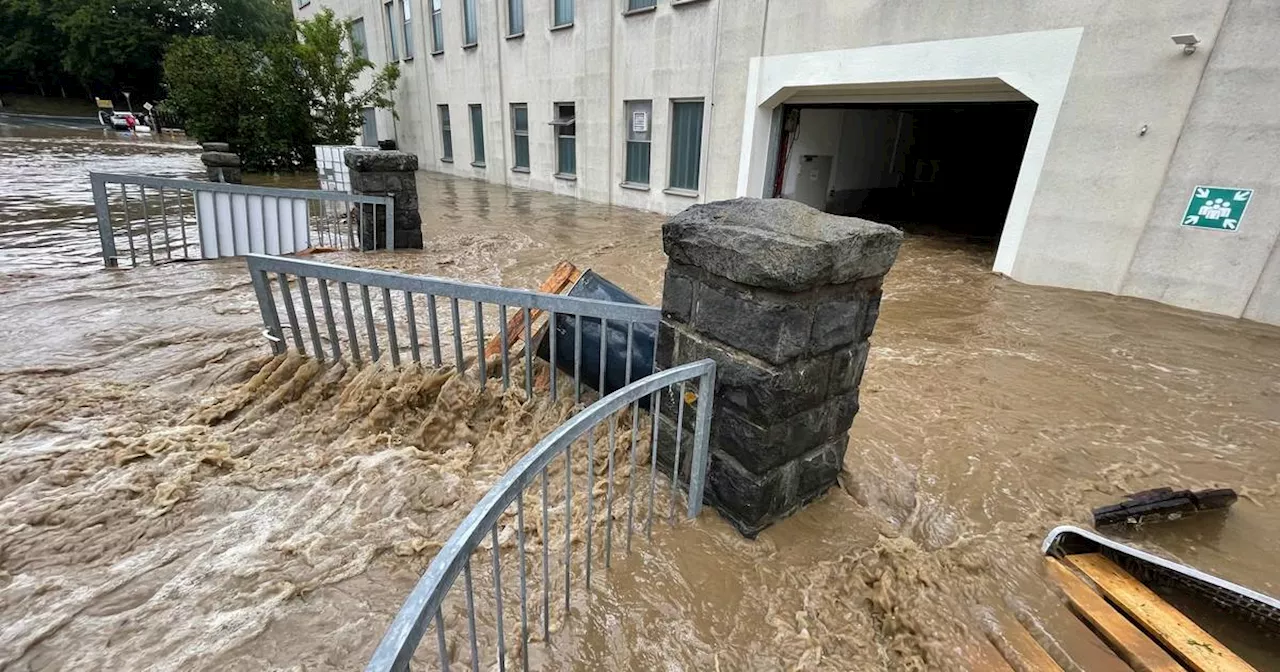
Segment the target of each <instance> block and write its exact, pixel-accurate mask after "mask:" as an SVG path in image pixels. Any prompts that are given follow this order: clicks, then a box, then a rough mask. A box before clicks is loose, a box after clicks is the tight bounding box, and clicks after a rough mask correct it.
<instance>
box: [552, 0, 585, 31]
mask: <svg viewBox="0 0 1280 672" xmlns="http://www.w3.org/2000/svg"><path fill="white" fill-rule="evenodd" d="M562 2H563V3H565V4H566V5H567V6H568V8H569V20H568V21H563V22H559V23H557V21H558V19H559V18H560V17H559V12H560V7H561V3H562ZM577 13H578V8H577V7H576V6H575V2H574V0H551V28H550V30H564V29H565V28H572V27H573V20H574V19H575V18H576V16H577Z"/></svg>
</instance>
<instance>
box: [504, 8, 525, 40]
mask: <svg viewBox="0 0 1280 672" xmlns="http://www.w3.org/2000/svg"><path fill="white" fill-rule="evenodd" d="M523 32H524V0H507V34H508V35H518V34H520V33H523Z"/></svg>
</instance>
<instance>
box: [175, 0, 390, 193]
mask: <svg viewBox="0 0 1280 672" xmlns="http://www.w3.org/2000/svg"><path fill="white" fill-rule="evenodd" d="M298 37H299V38H300V39H299V40H297V41H291V40H284V41H276V42H269V43H267V44H266V45H265V46H258V45H256V44H253V43H249V42H242V41H231V40H221V39H217V38H213V37H188V38H182V39H179V40H177V41H175V42H174V44H173V46H172V47H170V49H169V52H168V54H167V55H166V57H165V61H164V72H165V82H166V84H167V85H168V87H169V98H168V100H167V101H166V106H167V107H169V108H170V109H172V111H173V112H174V113H175V114H177V115H179V116H180V117H182V118H184V119H185V122H186V130H187V133H188V134H190V135H192V136H194V137H196V138H198V139H199V140H202V141H207V140H214V141H222V142H229V143H231V145H232V147H233V148H234V149H235V150H236V151H237V152H239V154H240V158H241V160H242V161H243V163H244V166H245V168H246V169H248V170H271V171H275V170H293V169H296V168H298V167H301V166H304V165H309V164H310V163H311V162H312V161H313V160H314V156H315V155H314V151H313V150H312V146H313V145H315V144H349V143H350V142H352V140H353V139H354V138H355V137H356V134H357V133H358V132H359V130H360V126H361V123H362V122H361V116H360V110H361V108H364V107H369V106H374V107H384V108H385V107H391V105H392V102H391V100H390V99H389V97H388V96H389V94H390V93H391V91H393V90H394V89H395V82H396V79H397V78H398V77H399V76H400V71H399V68H398V67H396V66H395V65H388V66H386V67H385V68H383V70H382V71H380V72H378V73H377V74H376V75H375V76H374V77H373V82H372V84H371V85H370V86H369V88H368V89H366V90H365V91H363V92H359V93H357V92H356V87H355V83H354V82H355V80H356V78H357V77H359V76H360V73H362V72H363V71H364V70H366V69H370V68H372V67H373V63H372V62H370V61H369V60H368V59H365V58H361V57H358V56H355V55H353V54H352V53H351V52H350V51H349V50H348V49H347V48H346V47H347V45H349V44H350V43H351V39H352V38H351V25H350V23H349V22H342V21H339V20H337V19H336V18H335V17H334V14H333V12H332V11H330V10H325V11H323V12H320V13H319V14H318V15H317V16H316V17H315V18H314V19H312V20H310V21H304V22H302V23H301V24H299V25H298Z"/></svg>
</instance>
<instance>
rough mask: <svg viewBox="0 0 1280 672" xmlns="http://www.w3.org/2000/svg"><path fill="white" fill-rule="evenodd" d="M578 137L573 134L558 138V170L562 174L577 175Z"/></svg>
mask: <svg viewBox="0 0 1280 672" xmlns="http://www.w3.org/2000/svg"><path fill="white" fill-rule="evenodd" d="M576 141H577V139H576V138H574V137H572V136H561V137H560V138H558V139H557V146H556V150H557V151H556V159H557V161H556V172H558V173H560V174H561V175H576V174H577V173H578V162H577V159H576V157H575V156H574V150H575V149H576V147H575V145H576Z"/></svg>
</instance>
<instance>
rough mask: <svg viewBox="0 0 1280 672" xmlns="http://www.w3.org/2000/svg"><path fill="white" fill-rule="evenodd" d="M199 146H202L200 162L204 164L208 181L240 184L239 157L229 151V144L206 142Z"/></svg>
mask: <svg viewBox="0 0 1280 672" xmlns="http://www.w3.org/2000/svg"><path fill="white" fill-rule="evenodd" d="M200 146H201V147H202V148H204V153H203V154H201V155H200V162H201V163H203V164H204V169H205V172H206V173H207V174H208V175H209V181H210V182H226V183H227V184H240V182H241V178H242V174H241V172H240V157H239V156H237V155H235V154H233V153H231V145H229V144H227V143H225V142H206V143H203V144H202V145H200Z"/></svg>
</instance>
